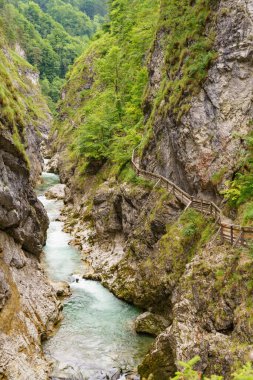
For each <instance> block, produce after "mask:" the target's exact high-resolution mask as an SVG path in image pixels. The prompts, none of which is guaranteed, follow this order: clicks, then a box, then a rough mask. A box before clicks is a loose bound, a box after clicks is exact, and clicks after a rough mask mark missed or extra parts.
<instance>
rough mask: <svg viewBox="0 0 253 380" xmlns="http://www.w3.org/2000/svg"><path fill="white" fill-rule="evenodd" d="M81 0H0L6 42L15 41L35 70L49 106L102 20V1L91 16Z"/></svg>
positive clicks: (0, 19) (54, 100)
mask: <svg viewBox="0 0 253 380" xmlns="http://www.w3.org/2000/svg"><path fill="white" fill-rule="evenodd" d="M84 3H85V2H82V1H80V2H79V3H78V2H73V4H72V3H71V2H68V1H61V0H54V1H30V0H10V1H7V0H0V12H1V13H0V14H1V16H0V26H1V27H2V30H3V31H4V33H5V35H6V37H7V39H8V41H9V42H10V43H12V45H13V46H15V45H16V44H19V45H20V47H21V48H22V49H23V50H24V52H25V54H26V57H27V59H28V61H29V62H30V63H31V64H32V65H33V66H34V67H35V68H37V69H38V70H39V72H40V78H41V83H42V89H43V92H44V94H45V95H46V96H47V97H48V100H49V105H51V106H52V108H54V107H53V103H55V102H57V100H58V99H59V95H60V90H61V87H62V85H63V83H64V78H65V75H66V72H67V71H68V69H69V67H70V65H72V64H73V62H74V60H75V58H76V57H77V56H79V55H80V54H81V52H82V51H83V49H84V47H85V45H86V44H87V42H88V40H89V37H90V36H91V35H92V34H94V33H95V32H96V30H98V29H99V28H100V25H101V23H102V22H103V15H104V14H105V12H106V5H105V0H104V1H100V2H99V4H100V8H97V11H98V12H100V14H98V15H97V16H96V15H93V16H94V18H93V19H91V18H90V17H89V16H88V15H87V14H86V13H85V10H84V9H85V7H84V5H85V4H84ZM81 9H83V11H82V10H81ZM94 9H96V8H94Z"/></svg>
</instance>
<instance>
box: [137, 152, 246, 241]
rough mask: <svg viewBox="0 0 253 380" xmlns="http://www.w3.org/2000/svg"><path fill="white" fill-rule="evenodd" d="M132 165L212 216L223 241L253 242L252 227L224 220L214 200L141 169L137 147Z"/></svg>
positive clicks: (138, 172)
mask: <svg viewBox="0 0 253 380" xmlns="http://www.w3.org/2000/svg"><path fill="white" fill-rule="evenodd" d="M132 166H133V169H134V171H135V172H136V174H137V175H138V176H142V177H144V178H146V179H149V180H156V181H159V185H160V186H161V187H163V188H165V189H166V190H167V191H168V192H169V193H171V194H174V196H175V197H176V198H177V199H178V200H179V201H180V202H181V203H182V204H184V205H185V206H186V207H187V208H188V207H192V208H194V209H196V210H198V211H200V212H201V213H202V214H205V215H210V216H212V217H213V218H214V219H215V222H216V223H217V224H219V226H220V228H219V230H220V236H221V239H222V240H223V241H228V242H229V243H231V244H232V245H233V246H236V245H237V244H240V245H244V246H247V245H248V243H249V242H250V241H252V243H253V228H252V227H242V226H239V225H235V224H230V223H226V222H224V219H225V218H224V217H223V214H222V211H221V209H220V208H219V207H218V206H217V205H216V204H215V203H214V202H209V201H206V200H203V199H199V198H195V197H194V196H192V195H190V194H188V193H186V192H185V191H184V190H183V189H181V188H180V187H179V186H177V185H176V184H175V183H173V182H172V181H170V180H169V179H167V178H165V177H163V176H161V175H159V174H155V173H152V172H149V171H147V170H143V169H141V168H140V167H139V165H138V163H137V161H136V149H134V151H133V155H132Z"/></svg>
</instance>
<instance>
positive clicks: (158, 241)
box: [50, 0, 253, 380]
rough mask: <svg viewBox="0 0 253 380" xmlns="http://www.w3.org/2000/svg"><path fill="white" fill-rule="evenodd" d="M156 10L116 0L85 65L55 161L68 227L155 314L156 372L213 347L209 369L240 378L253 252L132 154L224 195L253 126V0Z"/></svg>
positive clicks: (128, 296)
mask: <svg viewBox="0 0 253 380" xmlns="http://www.w3.org/2000/svg"><path fill="white" fill-rule="evenodd" d="M145 7H146V10H147V13H146V14H145V12H144V10H143V8H145ZM143 8H142V6H141V5H139V6H137V8H135V6H134V5H133V1H131V0H129V1H123V0H122V1H117V2H116V1H115V2H114V1H112V3H111V22H110V25H106V27H105V28H104V32H101V33H100V35H98V36H97V39H95V41H93V42H92V43H91V45H90V46H89V48H88V49H87V50H86V52H85V53H84V54H83V56H82V57H80V58H79V60H78V61H77V62H76V64H75V65H74V67H73V69H72V70H71V72H70V75H69V80H68V83H67V85H66V86H65V88H64V91H63V99H62V102H61V104H60V108H59V112H60V114H59V119H58V121H57V122H56V124H55V127H54V131H53V133H52V135H51V141H52V143H53V145H54V148H53V153H54V157H53V159H52V160H51V163H50V165H51V169H52V170H59V173H60V177H61V179H62V181H63V182H65V183H66V185H67V188H66V199H65V202H66V207H65V211H64V214H65V228H66V230H67V231H69V232H71V233H72V234H73V244H74V245H76V246H77V247H78V248H80V249H81V251H82V253H83V259H84V261H85V262H86V266H87V265H88V266H89V270H86V271H85V273H84V276H85V277H86V278H96V279H99V280H101V281H102V283H103V284H104V285H105V286H107V287H108V288H109V289H110V290H111V291H112V292H114V293H115V294H116V295H117V296H118V297H120V298H122V299H125V300H126V301H128V302H131V303H134V304H135V305H138V306H140V307H141V308H143V310H147V311H148V312H149V313H148V314H145V315H144V317H143V318H144V319H143V320H144V324H143V322H141V323H142V328H141V330H142V331H149V332H152V333H154V334H155V335H158V336H157V338H156V341H155V344H154V346H153V347H152V348H151V350H150V352H149V353H148V355H147V356H146V358H145V359H144V361H143V363H142V364H141V366H140V368H139V370H140V373H141V376H142V378H143V379H148V378H149V379H155V380H165V379H168V377H169V376H172V375H173V374H174V372H175V370H176V369H177V368H178V364H177V363H178V361H179V360H183V361H185V360H189V359H191V358H192V357H194V356H195V355H199V356H200V358H201V361H200V363H199V364H198V369H199V370H200V371H201V372H204V373H205V374H210V373H216V374H221V375H223V376H225V378H227V379H229V378H231V371H233V368H234V365H235V363H238V362H244V361H245V360H247V357H248V356H247V355H248V353H249V351H250V350H251V349H252V343H253V342H252V323H251V320H252V308H251V306H252V295H251V292H252V281H251V274H252V265H253V262H252V257H251V255H250V254H249V251H248V250H247V249H245V248H233V247H231V246H229V245H226V244H222V242H221V241H220V240H219V237H218V235H217V228H216V226H215V225H214V223H213V221H211V220H207V219H205V218H204V217H203V216H201V215H200V214H199V213H197V212H196V211H194V210H191V209H189V210H187V211H186V212H185V213H184V212H183V207H182V205H181V204H180V202H179V201H177V200H176V199H175V198H173V196H172V195H169V194H168V193H167V192H165V191H164V190H162V189H159V186H155V187H154V184H151V183H149V182H146V181H144V180H141V179H139V178H136V177H135V175H134V173H133V171H132V169H131V166H130V163H129V161H130V157H131V153H132V149H133V148H134V147H135V146H136V145H137V144H138V143H140V142H141V145H140V149H139V156H140V163H141V166H142V167H143V168H146V169H148V170H150V171H154V172H157V173H160V174H162V175H164V176H166V177H167V178H169V179H172V180H173V181H174V182H175V183H177V184H178V185H180V186H181V187H183V188H184V189H185V190H187V191H189V192H191V193H192V194H194V195H201V196H204V197H206V198H210V199H212V200H214V201H217V202H220V201H222V200H223V197H222V195H221V193H220V191H221V190H222V189H224V187H225V186H226V181H227V180H231V179H233V178H234V177H235V173H236V172H238V171H239V170H240V168H241V161H242V160H243V159H244V158H245V157H246V156H247V150H246V149H247V147H246V143H245V136H247V135H248V134H249V133H250V132H251V129H252V127H251V120H252V81H253V72H252V32H253V27H252V17H253V13H252V11H253V3H252V1H251V0H250V1H247V0H239V1H235V0H227V1H223V0H220V1H218V0H217V1H196V2H189V1H183V2H182V4H181V2H180V5H179V3H178V2H177V1H173V0H170V1H169V0H168V1H162V2H161V3H158V2H152V3H151V2H150V1H144V2H143ZM133 9H134V11H133ZM130 13H131V17H133V20H132V19H131V20H132V22H130V21H129V14H130ZM147 14H152V20H151V22H150V19H149V18H148V16H147ZM145 17H146V18H145ZM127 20H128V21H129V22H128V21H127ZM143 20H145V21H144V22H143ZM147 30H148V31H149V32H150V34H149V32H147ZM143 33H147V38H146V39H145V41H144V40H143V39H142V37H143ZM135 37H136V39H135ZM129 41H132V45H131V44H129ZM129 46H131V48H129ZM136 57H138V59H137V58H136ZM112 63H113V64H112ZM102 69H103V70H102ZM135 70H136V71H135ZM137 72H138V74H137ZM139 73H142V77H141V79H140V77H139V76H138V75H139ZM136 88H137V90H136ZM144 90H145V91H144ZM143 91H144V94H143ZM108 99H109V100H108ZM102 145H103V147H101V146H102ZM101 151H102V153H101ZM223 201H224V200H223ZM233 215H234V216H235V215H236V211H235V210H234V211H233ZM236 217H237V218H238V220H240V217H241V216H240V215H239V213H237V216H236ZM249 223H251V222H249ZM161 321H162V322H161ZM143 326H144V327H143Z"/></svg>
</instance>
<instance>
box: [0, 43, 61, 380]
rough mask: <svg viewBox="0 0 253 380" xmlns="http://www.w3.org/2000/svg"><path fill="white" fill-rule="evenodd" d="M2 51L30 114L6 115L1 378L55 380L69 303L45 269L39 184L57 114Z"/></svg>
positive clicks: (22, 65)
mask: <svg viewBox="0 0 253 380" xmlns="http://www.w3.org/2000/svg"><path fill="white" fill-rule="evenodd" d="M0 53H1V57H2V56H5V58H6V59H7V60H6V62H5V65H6V67H5V68H6V70H7V71H9V72H10V77H9V78H7V79H8V80H7V79H6V77H2V76H1V75H2V72H1V75H0V76H1V85H3V86H7V87H8V88H11V89H12V92H13V93H14V92H15V97H13V102H15V101H16V102H17V103H18V102H20V103H22V107H19V105H20V104H17V109H18V110H19V112H21V111H23V113H24V114H23V115H21V114H17V113H18V111H17V110H15V112H14V111H13V115H14V114H15V117H16V118H17V120H15V121H14V124H15V125H13V121H12V120H8V118H7V117H6V114H5V116H4V113H2V110H1V117H0V378H1V379H5V380H7V379H8V380H35V379H36V380H47V379H48V377H49V375H48V374H49V364H48V363H47V362H46V360H45V359H44V357H43V354H42V347H41V342H42V341H43V340H44V339H45V338H46V337H47V336H48V335H49V334H51V333H52V331H53V329H54V326H55V324H56V323H57V322H58V321H59V320H60V317H61V309H62V305H61V304H60V302H59V301H58V300H57V298H56V292H55V291H54V289H53V288H52V286H51V285H50V284H49V283H48V280H47V278H46V276H45V274H44V272H43V270H42V269H41V267H40V263H39V261H40V255H41V253H42V249H43V246H44V244H45V242H46V231H47V228H48V218H47V215H46V212H45V210H44V207H43V206H42V204H41V202H40V201H39V200H38V198H37V195H36V193H35V191H34V185H35V183H36V182H37V180H38V178H39V176H40V174H41V170H42V156H41V154H40V143H41V140H42V136H43V135H44V134H45V133H46V131H47V129H48V126H49V124H50V121H51V116H50V114H49V110H48V108H47V106H46V104H45V102H44V100H43V99H42V97H41V95H40V88H39V85H38V73H37V72H36V71H34V70H32V68H31V66H28V64H27V63H26V62H25V61H23V60H22V59H20V60H16V61H13V59H12V54H10V50H9V48H8V47H7V46H5V47H3V46H2V45H1V47H0ZM17 62H18V63H17ZM8 65H9V66H8ZM5 81H7V84H6V82H5ZM8 94H11V93H10V92H8ZM1 96H2V95H1ZM27 99H29V100H28V101H27ZM12 104H14V105H15V103H12ZM2 106H3V102H2V103H1V108H2ZM13 107H14V106H13ZM30 107H31V108H32V110H31V108H30ZM38 107H39V108H40V110H39V116H38V115H35V114H36V110H37V109H38ZM11 111H12V110H11ZM31 115H32V116H31ZM33 115H34V118H33ZM21 124H22V125H21ZM15 128H16V130H15Z"/></svg>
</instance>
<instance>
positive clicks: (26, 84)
mask: <svg viewBox="0 0 253 380" xmlns="http://www.w3.org/2000/svg"><path fill="white" fill-rule="evenodd" d="M0 20H1V18H0ZM0 36H1V37H0V109H1V115H0V129H4V130H6V132H7V136H8V137H9V136H10V135H11V136H12V142H13V144H14V145H15V147H16V149H17V151H18V152H19V154H20V156H21V157H22V158H23V159H24V161H25V162H26V164H27V167H28V168H29V165H30V164H29V158H28V155H27V152H26V148H27V129H28V128H34V129H35V130H36V131H37V132H38V133H39V126H40V125H43V124H45V120H46V114H47V113H48V108H47V106H46V102H45V100H44V99H43V97H42V96H41V94H40V91H39V88H38V85H37V84H36V83H34V82H33V78H34V77H36V76H37V75H38V74H37V72H36V70H35V69H34V68H33V67H32V66H31V65H30V64H29V63H28V62H27V61H26V60H25V59H23V58H21V57H20V56H19V55H17V54H16V53H15V52H14V51H13V50H12V49H11V48H10V47H9V41H8V39H7V37H6V34H5V33H3V25H2V24H0Z"/></svg>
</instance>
